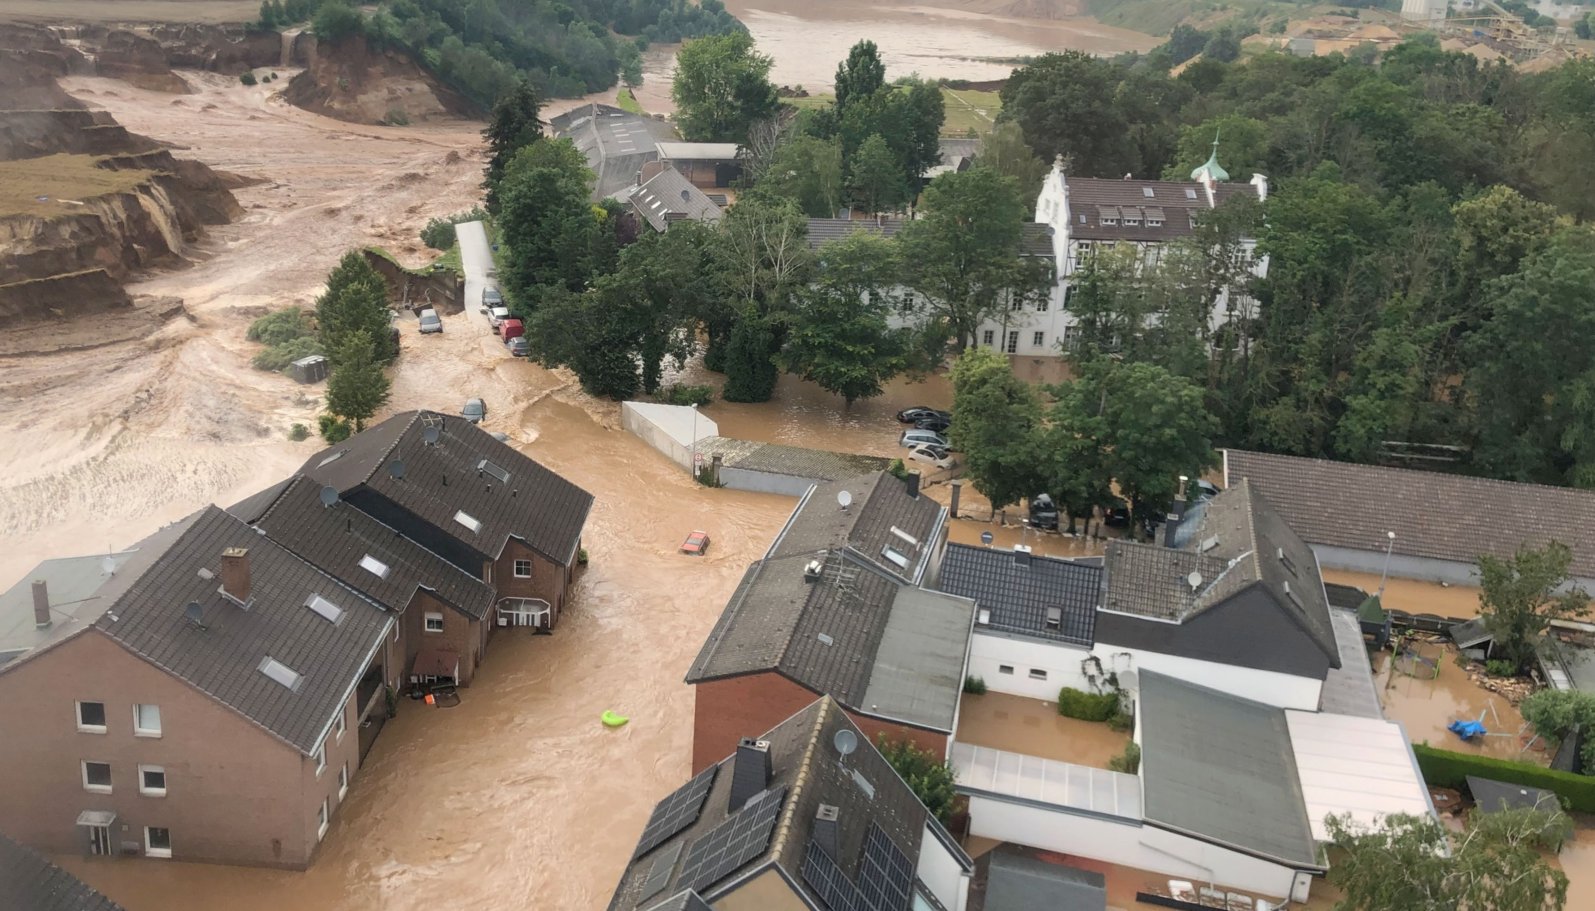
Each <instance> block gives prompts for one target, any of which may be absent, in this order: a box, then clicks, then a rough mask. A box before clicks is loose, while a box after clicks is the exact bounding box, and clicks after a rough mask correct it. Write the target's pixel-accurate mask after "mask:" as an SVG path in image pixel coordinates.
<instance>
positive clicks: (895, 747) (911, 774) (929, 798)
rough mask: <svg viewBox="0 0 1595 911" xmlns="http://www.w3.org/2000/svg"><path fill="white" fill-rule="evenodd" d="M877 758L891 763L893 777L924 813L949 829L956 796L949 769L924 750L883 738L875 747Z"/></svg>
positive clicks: (907, 743) (902, 741) (948, 765)
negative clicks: (918, 803)
mask: <svg viewBox="0 0 1595 911" xmlns="http://www.w3.org/2000/svg"><path fill="white" fill-rule="evenodd" d="M877 746H878V747H879V749H880V751H881V756H882V757H884V758H885V760H886V761H887V762H889V763H891V766H892V768H893V769H895V770H896V771H897V776H898V777H899V778H901V779H903V783H904V784H906V785H908V788H909V790H911V791H913V792H914V796H915V797H918V798H919V802H920V803H922V804H924V805H925V809H927V810H929V811H930V814H931V815H932V816H934V817H936V821H937V822H939V823H941V824H942V825H943V826H950V825H952V820H953V807H954V805H955V804H956V803H957V799H958V794H957V792H956V791H955V790H954V789H953V768H952V766H951V765H950V764H949V763H948V762H947V761H946V760H943V759H939V758H937V757H936V755H935V754H934V753H931V752H930V751H928V750H922V749H920V748H919V747H916V746H914V744H913V742H912V741H909V740H896V741H893V740H888V739H887V737H886V736H885V735H884V734H883V735H881V738H880V742H879V743H878V744H877Z"/></svg>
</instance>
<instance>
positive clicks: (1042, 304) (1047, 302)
mask: <svg viewBox="0 0 1595 911" xmlns="http://www.w3.org/2000/svg"><path fill="white" fill-rule="evenodd" d="M1051 306H1052V298H1051V297H1043V298H1042V299H1041V300H1038V301H1036V312H1037V313H1046V312H1047V310H1048V308H1050V307H1051Z"/></svg>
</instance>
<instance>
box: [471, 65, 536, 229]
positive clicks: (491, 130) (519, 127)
mask: <svg viewBox="0 0 1595 911" xmlns="http://www.w3.org/2000/svg"><path fill="white" fill-rule="evenodd" d="M540 111H541V105H540V103H539V102H538V100H537V92H536V91H535V90H533V89H532V86H531V84H530V83H528V82H527V81H526V80H524V79H522V80H521V81H520V82H517V83H516V84H515V89H514V90H513V91H511V92H509V93H507V94H505V95H504V96H503V97H501V98H500V99H499V100H498V101H497V102H495V103H494V105H493V116H492V117H491V118H490V119H489V120H488V122H487V127H486V128H485V129H483V130H482V138H483V139H485V140H486V141H487V170H486V173H485V175H484V176H483V179H482V187H483V188H484V189H486V190H487V208H488V210H489V211H492V212H497V211H498V185H499V182H500V181H502V180H503V179H504V171H505V169H507V168H508V167H509V164H510V161H512V160H513V159H514V158H515V155H516V153H517V152H519V151H520V150H521V149H524V148H526V147H527V146H529V145H531V144H532V143H534V142H536V141H537V140H539V139H542V138H543V122H542V119H541V118H540V116H539V113H540Z"/></svg>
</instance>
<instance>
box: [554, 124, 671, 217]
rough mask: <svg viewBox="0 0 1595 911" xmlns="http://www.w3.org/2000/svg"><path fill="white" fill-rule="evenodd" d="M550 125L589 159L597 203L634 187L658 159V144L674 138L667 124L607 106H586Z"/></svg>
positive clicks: (556, 134)
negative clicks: (649, 166) (650, 164)
mask: <svg viewBox="0 0 1595 911" xmlns="http://www.w3.org/2000/svg"><path fill="white" fill-rule="evenodd" d="M549 125H550V126H551V127H552V128H553V131H554V135H555V136H557V137H559V138H562V139H569V140H570V141H571V143H572V144H573V145H575V146H576V149H577V151H579V152H581V153H582V155H583V156H584V157H585V158H586V159H587V167H588V168H590V169H592V172H593V175H594V179H593V193H592V198H593V199H595V200H596V199H603V198H604V197H606V196H612V195H614V194H615V192H617V191H619V190H622V189H624V188H626V187H628V186H632V185H633V184H635V183H636V182H637V173H638V172H639V171H641V170H642V166H643V165H644V164H647V163H648V162H650V161H654V160H655V159H657V158H658V157H659V148H658V143H659V142H660V141H662V140H669V139H672V138H674V137H675V130H674V129H673V128H672V127H671V126H670V125H669V124H668V123H665V122H663V121H659V120H654V119H653V118H651V117H648V116H645V115H642V114H633V113H631V112H629V111H622V110H620V109H619V108H616V107H612V106H610V105H607V104H591V105H583V106H582V107H579V108H576V109H575V110H573V111H570V112H568V113H565V114H561V115H559V116H558V117H555V118H553V119H552V120H550V121H549Z"/></svg>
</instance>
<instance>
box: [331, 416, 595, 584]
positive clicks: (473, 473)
mask: <svg viewBox="0 0 1595 911" xmlns="http://www.w3.org/2000/svg"><path fill="white" fill-rule="evenodd" d="M429 426H435V427H437V428H438V429H439V437H438V441H437V443H436V444H435V445H427V444H426V442H425V441H424V437H423V433H424V432H425V430H426V428H427V427H429ZM484 459H485V460H487V461H489V462H491V463H492V464H494V465H497V466H498V467H500V468H503V469H504V470H506V471H508V472H509V475H510V480H509V482H508V483H503V482H500V481H499V480H498V479H496V478H494V477H492V476H490V475H488V476H484V475H483V474H481V473H480V472H479V471H478V470H477V466H478V465H479V464H480V463H481V462H482V461H483V460H484ZM394 460H402V461H403V462H404V466H405V471H404V477H403V478H401V479H396V478H394V477H393V476H392V473H391V472H390V470H389V466H390V465H391V464H392V462H393V461H394ZM300 472H301V473H302V474H305V475H307V476H309V477H310V478H311V479H313V480H314V481H315V482H316V483H318V484H325V485H328V486H330V487H334V488H337V490H338V491H339V492H340V493H341V494H343V495H344V498H345V499H346V500H348V499H351V496H350V494H351V492H354V491H357V489H364V490H368V491H370V492H372V493H374V494H376V495H377V496H380V497H382V498H383V499H385V500H387V501H389V502H391V503H392V504H394V505H395V506H397V507H398V508H400V509H402V510H404V511H406V512H408V513H410V514H411V515H414V516H417V517H419V518H420V519H421V520H422V521H425V522H426V523H428V524H430V525H431V526H432V527H433V528H435V529H437V530H438V531H439V532H441V533H443V534H444V535H447V536H449V537H451V538H453V539H454V540H455V541H458V542H459V543H460V544H462V545H463V546H465V547H466V548H469V549H470V550H472V551H474V552H476V553H478V554H481V555H483V556H484V557H487V558H488V559H497V558H498V556H499V554H501V553H503V551H504V546H505V544H507V543H508V542H509V539H510V538H512V537H514V538H519V539H521V540H523V541H525V542H526V543H527V545H528V546H530V547H531V548H532V549H533V550H535V551H537V552H538V553H540V554H542V555H543V556H545V557H547V558H549V559H550V560H553V561H554V562H555V563H559V564H562V565H566V566H569V565H570V564H571V562H572V561H573V560H575V559H576V548H577V546H578V545H579V544H580V543H581V535H582V527H583V526H584V525H585V524H586V523H587V514H588V512H589V511H590V510H591V509H592V505H593V497H592V494H590V493H588V492H587V491H585V490H582V489H581V488H580V487H577V486H576V485H575V484H572V483H571V482H569V481H567V480H565V479H564V478H562V477H560V476H559V475H557V474H555V473H554V472H552V471H550V470H549V469H547V468H544V467H543V466H542V465H539V464H538V463H537V462H535V461H533V460H532V459H530V458H528V457H527V456H525V455H522V454H521V453H520V452H519V451H517V450H516V449H515V448H514V447H512V446H510V445H508V444H507V443H503V442H500V441H498V440H495V439H493V437H492V435H491V434H489V433H488V432H487V431H485V430H482V429H481V428H479V427H477V426H475V425H474V424H471V423H470V422H468V421H466V420H464V419H463V418H456V417H444V416H443V415H440V414H436V413H434V412H429V411H406V412H401V413H399V414H396V415H394V416H393V417H391V418H389V419H387V420H386V421H383V422H382V423H380V424H378V425H376V426H375V427H372V428H371V429H369V430H367V431H365V432H364V433H359V434H356V435H354V436H352V437H350V438H349V439H348V440H345V441H344V442H342V443H338V444H336V445H333V446H330V447H328V448H327V449H325V450H322V452H320V453H318V454H316V455H315V456H313V457H312V458H311V459H310V461H308V462H306V463H305V465H304V467H303V468H301V469H300ZM353 500H354V501H355V502H357V503H360V504H361V508H362V509H365V508H366V506H365V505H364V501H363V499H362V498H360V497H354V498H353ZM458 512H464V513H466V514H467V515H470V516H472V517H474V518H475V519H477V520H478V521H480V522H481V523H482V528H481V531H479V532H472V531H470V530H469V529H468V528H466V527H465V526H463V525H460V524H459V523H458V522H456V521H455V520H454V516H455V514H456V513H458ZM467 568H468V567H467Z"/></svg>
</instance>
